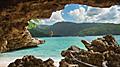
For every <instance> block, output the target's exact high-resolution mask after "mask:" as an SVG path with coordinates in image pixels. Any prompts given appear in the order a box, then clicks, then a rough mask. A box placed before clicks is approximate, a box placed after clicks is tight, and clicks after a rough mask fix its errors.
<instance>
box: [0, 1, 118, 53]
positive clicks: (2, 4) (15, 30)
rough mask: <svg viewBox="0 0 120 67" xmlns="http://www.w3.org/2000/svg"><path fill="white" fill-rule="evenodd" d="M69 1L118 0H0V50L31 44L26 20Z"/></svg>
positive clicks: (104, 4)
mask: <svg viewBox="0 0 120 67" xmlns="http://www.w3.org/2000/svg"><path fill="white" fill-rule="evenodd" d="M69 3H78V4H87V5H91V6H97V7H110V6H111V5H115V4H120V1H119V0H74V1H72V0H0V52H5V51H9V50H12V49H17V48H21V47H27V46H33V43H32V37H31V35H30V34H29V32H28V31H27V30H26V26H27V25H28V24H27V21H29V20H30V19H33V18H49V17H50V15H51V13H52V12H53V11H56V10H60V9H63V8H64V5H66V4H69Z"/></svg>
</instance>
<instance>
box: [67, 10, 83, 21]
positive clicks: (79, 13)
mask: <svg viewBox="0 0 120 67" xmlns="http://www.w3.org/2000/svg"><path fill="white" fill-rule="evenodd" d="M68 14H70V15H71V16H73V17H74V18H73V19H75V20H76V21H83V20H85V9H84V8H80V9H75V10H73V11H70V12H69V13H68Z"/></svg>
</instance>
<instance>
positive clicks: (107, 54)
mask: <svg viewBox="0 0 120 67" xmlns="http://www.w3.org/2000/svg"><path fill="white" fill-rule="evenodd" d="M82 43H83V44H84V45H85V47H86V48H87V49H88V50H83V49H80V48H78V47H76V46H75V47H73V46H71V47H70V48H68V49H67V50H64V51H62V52H61V55H62V56H63V57H64V59H62V60H61V61H60V67H62V66H63V67H69V66H70V65H73V66H74V65H78V67H120V52H119V51H120V47H119V46H118V44H117V41H116V40H115V38H114V37H113V36H112V35H106V36H104V37H102V38H97V39H95V40H93V41H92V42H91V43H90V42H88V41H86V40H82Z"/></svg>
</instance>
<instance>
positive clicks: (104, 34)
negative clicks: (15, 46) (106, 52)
mask: <svg viewBox="0 0 120 67" xmlns="http://www.w3.org/2000/svg"><path fill="white" fill-rule="evenodd" d="M104 35H106V34H104ZM104 35H85V36H104ZM112 35H113V36H119V35H120V34H112ZM85 36H52V37H85ZM33 37H34V36H33ZM38 37H40V38H44V37H51V36H38Z"/></svg>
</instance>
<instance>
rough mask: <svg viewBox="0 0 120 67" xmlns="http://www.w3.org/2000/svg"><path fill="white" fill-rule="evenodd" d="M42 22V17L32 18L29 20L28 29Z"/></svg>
mask: <svg viewBox="0 0 120 67" xmlns="http://www.w3.org/2000/svg"><path fill="white" fill-rule="evenodd" d="M41 23H42V21H41V20H40V19H32V20H30V21H28V29H32V28H36V27H37V26H38V25H40V24H41Z"/></svg>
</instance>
